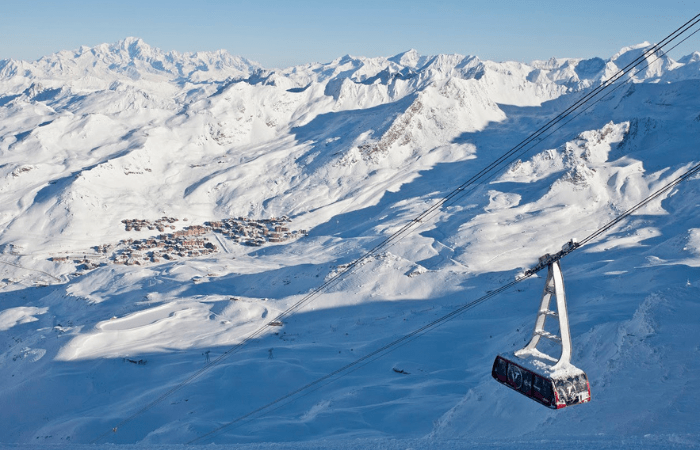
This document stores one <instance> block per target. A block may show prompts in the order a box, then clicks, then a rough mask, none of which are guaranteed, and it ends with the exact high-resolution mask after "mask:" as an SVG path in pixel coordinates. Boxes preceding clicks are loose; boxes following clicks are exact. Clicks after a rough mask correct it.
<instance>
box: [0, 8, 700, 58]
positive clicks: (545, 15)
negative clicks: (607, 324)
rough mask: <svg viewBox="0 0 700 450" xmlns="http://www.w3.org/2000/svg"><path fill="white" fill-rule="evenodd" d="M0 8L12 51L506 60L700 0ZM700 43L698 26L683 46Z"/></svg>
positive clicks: (654, 34)
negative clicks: (124, 44) (137, 42)
mask: <svg viewBox="0 0 700 450" xmlns="http://www.w3.org/2000/svg"><path fill="white" fill-rule="evenodd" d="M0 11H1V13H0V16H1V17H2V20H1V21H0V59H3V58H15V59H27V60H34V59H37V58H39V57H41V56H43V55H47V54H50V53H53V52H56V51H59V50H69V49H75V48H77V47H79V46H80V45H88V46H94V45H97V44H100V43H103V42H116V41H118V40H120V39H123V38H125V37H127V36H136V37H141V38H143V39H144V40H145V41H146V42H147V43H148V44H150V45H152V46H156V47H159V48H161V49H163V50H177V51H180V52H185V51H197V50H218V49H222V48H223V49H226V50H228V51H229V52H230V53H232V54H234V55H241V56H244V57H247V58H249V59H252V60H255V61H258V62H260V63H261V64H262V65H263V66H266V67H282V66H289V65H293V64H301V63H306V62H328V61H330V60H333V59H335V58H337V57H339V56H342V55H345V54H351V55H358V56H359V55H361V56H391V55H395V54H397V53H400V52H402V51H404V50H408V49H410V48H415V49H416V50H418V51H419V52H420V53H422V54H424V55H431V54H437V53H460V54H464V55H478V56H479V57H481V58H483V59H491V60H496V61H502V60H518V61H530V60H533V59H548V58H550V57H552V56H555V57H592V56H601V57H609V56H612V54H614V53H615V52H616V51H617V50H619V49H620V48H621V47H624V46H626V45H631V44H636V43H639V42H642V41H650V42H656V41H658V40H660V39H661V38H663V37H664V36H665V35H667V34H668V33H670V32H671V31H673V30H674V29H675V28H677V27H678V26H680V25H681V24H682V23H684V22H685V21H686V20H688V19H690V18H691V17H692V16H694V15H695V14H697V13H698V12H700V7H699V6H698V4H697V2H693V1H674V0H657V1H653V2H652V1H647V0H638V1H627V0H619V1H611V0H606V1H600V0H587V1H585V2H584V1H579V2H566V1H561V0H560V1H549V0H544V1H532V0H519V1H511V0H508V1H498V0H482V1H478V2H477V1H471V0H463V1H456V0H431V1H427V0H426V1H415V0H402V1H395V0H385V1H383V0H374V1H366V0H352V1H342V2H341V1H334V0H324V1H322V0H301V1H289V0H288V1H280V0H256V1H249V0H230V1H224V0H197V1H192V0H190V1H182V0H169V1H162V0H153V1H148V0H140V1H134V0H121V1H103V0H89V1H87V0H61V1H58V0H50V1H49V0H22V1H19V0H0ZM693 50H700V38H698V35H696V36H694V37H693V38H691V40H689V41H688V42H687V43H686V44H684V45H683V46H682V47H679V49H678V54H672V55H671V56H672V57H677V56H679V55H680V54H685V53H690V52H691V51H693Z"/></svg>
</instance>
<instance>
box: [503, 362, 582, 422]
mask: <svg viewBox="0 0 700 450" xmlns="http://www.w3.org/2000/svg"><path fill="white" fill-rule="evenodd" d="M537 362H540V361H539V360H537ZM545 367H551V366H549V365H545ZM491 376H493V378H494V379H496V381H498V382H500V383H502V384H504V385H506V386H508V387H510V388H512V389H514V390H516V391H518V392H520V393H521V394H523V395H525V396H526V397H530V398H531V399H533V400H534V401H536V402H539V403H542V404H543V405H544V406H547V407H548V408H552V409H560V408H564V407H566V406H571V405H577V404H579V403H586V402H589V401H590V400H591V388H590V385H589V383H588V377H587V376H586V374H585V372H584V371H583V370H581V369H578V368H576V367H574V366H570V368H569V369H568V370H559V371H556V372H549V371H548V370H546V369H545V368H544V367H543V368H542V369H538V368H535V367H534V364H533V361H530V360H522V359H520V358H519V357H517V356H515V354H513V353H510V354H503V355H498V356H496V360H495V361H494V362H493V369H492V370H491Z"/></svg>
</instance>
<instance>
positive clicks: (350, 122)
mask: <svg viewBox="0 0 700 450" xmlns="http://www.w3.org/2000/svg"><path fill="white" fill-rule="evenodd" d="M648 48H649V44H647V43H643V44H639V45H635V46H630V47H627V48H624V49H622V50H621V51H620V52H619V53H618V54H616V55H614V56H612V57H611V58H609V59H602V58H593V59H589V60H580V59H566V58H563V59H552V60H549V61H535V62H532V63H530V64H524V63H518V62H503V63H496V62H492V61H483V60H480V59H479V58H478V57H476V56H462V55H433V56H424V55H420V54H418V52H417V51H415V50H410V51H407V52H404V53H401V54H399V55H396V56H394V57H389V58H365V57H360V56H349V55H347V56H344V57H341V58H338V59H336V60H334V61H332V62H330V63H324V64H318V63H316V64H307V65H301V66H296V67H290V68H285V69H279V70H270V69H265V68H262V67H260V66H259V65H258V64H256V63H254V62H251V61H249V60H246V59H245V58H240V57H237V56H232V55H229V54H228V53H226V52H223V51H220V52H211V53H205V52H200V53H194V54H180V53H177V52H168V53H166V52H162V51H161V50H159V49H156V48H153V47H150V46H149V45H148V44H146V43H145V42H143V41H142V40H140V39H137V38H127V39H125V40H123V41H120V42H117V43H115V44H103V45H100V46H97V47H94V48H87V47H83V48H80V49H77V50H74V51H63V52H59V53H57V54H54V55H49V56H46V57H44V58H41V59H40V60H38V61H34V62H27V61H13V60H3V61H0V205H1V206H2V207H1V208H0V227H1V228H0V230H1V231H0V262H2V263H3V264H2V265H0V271H1V273H0V349H1V350H0V368H1V369H0V422H1V423H3V424H9V425H4V426H3V427H0V443H2V444H0V448H27V449H33V448H44V447H48V448H51V447H56V448H81V447H88V446H89V443H90V442H91V441H92V440H93V439H95V438H97V437H98V436H100V435H101V434H103V433H106V432H108V431H109V430H111V429H112V428H113V427H114V426H115V425H116V424H118V423H119V422H121V421H122V420H124V419H126V418H129V417H130V416H131V415H132V414H134V413H135V412H136V411H139V410H140V409H141V408H143V407H144V406H146V405H149V404H150V403H151V402H153V401H154V400H155V399H157V398H159V397H160V396H161V395H163V394H164V393H165V392H167V391H168V390H170V389H174V388H178V389H177V390H176V391H175V392H174V393H172V395H169V396H168V397H167V398H165V399H164V400H163V401H162V402H160V403H158V404H155V405H153V407H151V408H149V409H148V410H147V411H145V412H143V413H142V414H140V415H139V416H137V417H135V418H134V420H131V421H129V422H128V423H126V424H124V425H123V426H120V427H119V429H118V430H117V432H116V433H108V435H107V436H106V437H105V438H104V439H103V440H101V441H100V443H101V445H100V447H105V448H111V447H115V446H116V447H115V448H119V449H129V448H154V449H160V448H163V449H167V448H181V444H184V443H187V442H189V441H191V440H193V439H196V438H197V437H200V436H202V435H204V434H205V433H208V432H210V431H212V430H214V429H215V428H217V427H220V426H222V425H224V424H226V423H228V422H230V421H233V420H235V419H236V418H237V417H240V416H242V415H244V414H247V413H249V412H250V411H253V410H255V409H256V408H258V407H260V406H262V405H264V404H266V403H268V402H271V401H273V400H275V399H277V398H279V397H281V396H283V395H285V394H287V393H289V392H291V391H293V390H295V389H297V388H298V387H300V386H303V385H305V384H306V383H310V382H312V381H314V380H316V379H318V378H320V377H322V376H324V375H325V374H328V373H330V372H332V371H334V370H336V369H337V368H339V367H342V366H344V365H346V364H348V363H351V362H352V361H355V360H357V359H358V358H360V357H362V356H364V355H366V354H368V353H370V352H372V351H374V350H376V349H378V348H380V347H382V346H383V345H385V344H387V343H389V342H391V341H393V340H395V339H397V338H399V337H401V336H404V335H406V334H407V333H410V332H411V331H413V330H415V329H417V328H420V327H421V326H423V325H425V324H427V323H430V322H432V321H433V320H435V319H437V318H438V317H441V316H443V315H445V314H447V313H449V312H450V311H453V310H454V309H455V308H457V307H459V306H461V305H463V304H465V303H468V302H469V301H472V300H474V299H476V298H478V297H480V296H482V295H483V294H485V293H487V292H488V291H491V290H493V289H497V288H498V287H500V286H502V285H503V284H505V283H508V282H510V281H512V280H513V279H514V277H515V276H516V275H518V274H520V273H522V272H523V270H525V269H527V268H529V267H531V266H532V265H534V264H535V263H536V262H537V260H538V258H539V257H540V256H541V255H543V254H545V253H552V252H555V251H557V250H558V249H559V248H561V246H562V244H564V243H566V242H568V241H569V240H570V239H572V238H578V239H579V240H580V239H582V238H584V237H585V236H587V235H589V234H590V233H592V232H593V231H595V230H597V229H598V228H599V227H600V226H602V225H604V224H606V223H607V222H608V221H609V220H611V219H612V218H613V217H615V216H616V215H618V214H619V213H620V212H622V211H625V210H626V209H627V208H629V207H631V206H632V205H634V204H636V203H637V202H639V201H640V200H642V199H644V198H645V197H646V196H647V195H649V194H650V193H651V192H653V191H655V190H656V189H658V188H660V187H662V186H663V185H665V184H666V183H668V182H669V181H670V180H673V179H674V178H676V177H677V176H679V175H680V174H681V173H683V172H684V171H685V170H687V169H688V168H689V167H691V165H693V164H697V162H698V158H697V151H696V148H695V147H696V145H695V144H696V143H697V142H698V138H700V122H699V119H698V117H699V114H700V112H699V111H698V108H697V105H698V99H699V98H700V65H698V64H699V63H698V61H700V56H698V55H700V53H698V52H694V53H691V54H689V55H687V56H685V57H678V58H677V59H676V60H673V59H672V58H671V56H669V55H664V56H663V57H662V58H660V59H658V60H657V61H654V62H653V63H652V64H651V65H650V66H649V68H647V69H645V70H643V71H641V72H639V73H638V74H636V75H634V76H633V77H631V79H630V80H629V83H627V84H625V85H624V86H623V87H622V88H620V89H618V90H616V91H614V92H613V93H611V94H610V95H609V96H608V97H606V98H605V99H604V100H602V101H601V102H599V103H598V104H597V105H596V106H595V107H594V108H593V109H591V110H589V111H588V112H586V113H585V114H582V115H581V116H579V117H578V118H576V119H575V120H574V121H572V122H571V123H570V124H568V125H567V126H565V127H564V128H562V129H561V130H558V131H556V132H555V133H554V134H553V135H552V136H550V137H548V138H547V139H545V140H544V141H543V142H542V143H540V144H539V145H538V146H536V147H535V148H533V149H532V150H531V151H528V152H525V153H522V154H519V155H518V156H517V158H516V159H515V160H514V161H510V162H509V163H508V165H507V166H505V167H504V168H503V170H500V171H499V172H498V173H494V174H492V176H491V178H489V179H488V180H486V182H485V183H483V184H481V185H477V186H474V187H473V188H470V189H469V190H467V192H465V193H464V195H462V196H460V197H458V198H457V199H455V200H454V201H451V202H449V203H448V204H446V205H445V206H443V207H442V208H441V209H439V210H438V211H437V212H436V213H435V214H434V215H432V216H431V217H429V218H428V219H426V220H425V221H424V222H423V223H422V224H420V227H419V228H418V230H417V231H416V232H413V233H411V234H409V235H408V236H406V237H405V238H404V239H402V240H401V241H399V242H396V243H393V244H392V245H391V246H389V247H388V248H385V249H383V251H382V252H380V253H379V254H377V255H375V256H373V257H372V258H368V259H367V260H366V261H364V262H363V264H361V265H360V267H358V268H357V269H356V270H355V272H354V273H353V274H352V275H350V276H347V277H345V278H343V279H342V280H341V281H340V282H338V283H337V284H335V285H333V286H332V287H330V288H329V289H327V290H326V291H325V292H323V293H322V294H320V295H319V296H317V297H316V298H315V299H314V300H313V301H312V302H310V303H308V304H306V306H304V307H302V308H300V309H299V310H297V311H296V312H295V313H294V314H293V315H291V316H289V317H285V319H284V320H283V324H282V325H281V326H279V327H278V326H274V327H268V328H266V329H265V332H264V333H262V334H260V335H258V336H256V337H255V339H253V340H252V341H250V342H247V343H246V344H245V345H244V346H242V347H240V348H238V349H237V350H235V351H232V352H231V353H230V354H229V356H228V357H226V358H224V359H222V360H220V361H219V362H217V363H216V364H214V365H212V366H211V367H209V368H208V369H206V370H202V369H205V368H206V367H207V364H209V363H210V362H211V361H217V358H219V357H221V356H223V355H224V354H225V352H227V351H229V350H231V349H233V348H234V346H236V345H237V344H238V343H241V342H243V341H244V340H245V339H246V337H247V336H249V335H250V334H251V333H253V332H255V331H256V330H258V329H259V328H260V327H261V326H263V325H265V324H267V323H269V322H270V321H272V320H274V319H275V318H276V317H277V316H278V315H279V314H280V313H281V312H283V311H285V310H286V309H287V308H289V307H290V306H292V305H294V304H295V303H296V302H298V301H299V300H301V299H302V298H304V296H305V295H306V294H308V293H309V292H310V291H311V290H312V289H315V288H317V287H318V286H320V285H321V284H323V283H324V281H325V280H331V279H332V276H333V275H334V274H337V273H339V272H341V271H342V270H343V269H344V268H345V267H347V264H349V263H351V262H352V261H354V260H355V259H356V258H358V257H360V256H362V255H363V254H364V253H365V252H366V251H368V250H370V249H371V248H373V247H374V246H375V245H376V244H378V243H379V242H381V241H382V240H383V239H384V238H386V237H388V236H389V235H390V234H391V233H393V232H395V231H397V230H399V229H400V228H401V227H402V226H404V225H405V224H406V223H408V222H409V221H410V220H411V219H413V218H414V217H415V216H417V215H418V214H420V213H421V212H422V211H424V210H425V209H427V208H428V207H430V206H431V205H433V204H435V202H436V201H438V200H439V199H441V198H442V197H443V196H444V195H446V194H447V193H449V192H450V191H451V190H452V189H454V188H455V187H457V186H458V185H460V184H461V183H463V182H464V181H465V180H467V179H469V177H471V176H472V175H474V174H475V173H477V172H478V171H479V170H480V169H481V168H482V167H484V166H486V165H487V164H489V163H490V162H491V161H493V160H494V159H496V158H497V157H499V156H500V155H502V154H503V153H504V152H505V151H507V150H508V149H510V148H512V147H513V146H514V145H516V144H517V143H518V142H520V141H521V140H522V139H523V138H525V137H527V136H528V135H529V134H530V133H531V132H532V131H534V130H536V129H537V128H539V126H541V125H542V124H543V123H546V122H547V121H548V120H549V119H550V118H552V117H554V116H555V115H556V114H557V113H558V112H559V111H561V110H563V109H565V108H566V107H568V106H569V105H570V104H571V103H573V102H574V101H575V100H576V99H578V98H579V96H580V95H582V94H583V93H584V92H586V89H589V88H591V87H594V86H597V85H599V83H601V81H602V80H604V79H605V78H606V77H608V76H610V75H611V74H612V73H614V71H615V70H617V68H619V67H622V66H624V65H625V64H626V63H627V62H629V61H631V60H633V59H634V58H636V57H637V56H639V55H641V54H642V52H644V51H645V50H646V49H648ZM652 59H653V58H652ZM697 181H698V180H697V178H696V179H692V180H688V181H687V182H685V183H682V184H680V185H678V186H677V187H676V188H674V189H673V190H672V191H671V192H670V193H669V194H667V195H666V196H664V197H662V198H660V199H658V200H657V201H655V202H652V203H650V204H649V205H647V206H646V207H645V208H644V209H642V210H640V211H638V212H637V213H635V215H633V216H632V217H630V218H629V219H628V220H626V221H624V222H622V223H621V224H619V225H618V226H616V227H615V228H613V229H612V230H610V232H609V233H608V234H607V235H605V236H604V237H602V238H601V239H600V240H598V241H596V242H593V243H591V244H590V245H588V246H585V247H583V248H582V249H580V250H577V251H576V252H574V253H573V254H571V255H570V256H567V257H566V258H564V259H563V260H562V268H563V274H564V279H565V283H566V291H567V299H568V302H569V318H570V322H571V333H572V340H573V350H574V353H573V357H572V363H573V364H574V365H575V366H576V367H579V368H581V369H582V370H584V371H585V372H586V374H587V375H588V377H589V380H590V382H591V394H592V401H591V402H590V403H588V404H585V405H580V406H573V407H571V408H565V409H564V410H562V411H551V410H548V409H547V408H543V407H542V406H541V405H538V404H537V403H535V402H533V401H531V400H529V399H527V398H525V397H523V396H521V395H519V394H517V393H515V392H513V391H512V390H510V389H507V388H505V387H503V386H501V385H499V384H498V383H496V382H495V381H494V380H492V379H491V374H490V371H491V365H492V363H493V359H494V357H495V356H496V354H498V353H502V352H506V353H507V352H511V351H514V350H517V349H518V348H521V347H522V346H523V345H524V343H525V341H526V340H527V339H529V337H530V332H531V330H532V326H533V321H534V315H535V313H536V309H537V307H538V305H539V300H540V297H541V292H542V287H543V286H542V285H543V283H544V279H543V278H542V277H537V276H535V277H532V278H531V279H529V280H527V281H524V282H522V283H519V284H518V285H517V286H516V287H515V288H513V289H511V290H510V291H507V292H505V293H502V294H500V295H498V296H496V297H495V298H493V299H492V300H490V301H489V302H486V303H483V304H481V305H479V306H478V307H476V308H474V309H471V310H469V311H468V312H466V313H464V314H462V315H459V316H458V317H456V318H455V319H454V320H452V321H449V322H447V323H444V324H443V325H441V326H440V327H436V328H434V329H432V330H431V332H429V333H426V334H423V335H421V336H420V337H418V338H415V339H412V340H410V341H409V342H408V343H406V344H404V345H401V346H399V347H398V348H396V349H394V350H393V351H391V352H389V353H387V354H386V355H384V356H383V357H381V358H378V359H375V360H371V361H369V362H368V363H367V364H364V365H362V366H361V367H359V368H357V370H353V371H351V372H348V373H345V374H344V375H343V376H342V377H339V378H337V379H335V381H333V382H332V383H329V384H324V385H323V386H320V387H318V389H315V390H310V391H306V392H305V393H304V395H302V396H298V397H295V398H294V401H293V402H289V403H287V402H284V403H283V404H282V405H278V406H280V408H279V409H274V410H272V411H269V412H267V413H266V414H265V415H262V416H260V417H256V418H255V419H254V420H246V421H243V422H241V423H236V424H235V426H231V427H228V428H226V429H223V430H222V431H221V432H220V433H218V434H216V435H213V436H211V437H209V438H207V439H205V440H202V441H198V442H197V443H198V444H216V448H246V449H247V448H249V449H258V448H259V449H263V448H265V449H267V448H338V449H360V448H386V449H394V448H396V449H399V448H401V449H406V448H434V449H442V448H542V447H550V446H552V447H553V446H556V447H558V448H564V449H567V448H602V449H607V448H620V447H627V448H697V447H698V442H700V439H699V438H700V436H699V435H698V431H697V425H696V422H697V421H696V420H695V418H696V417H697V416H698V414H700V406H698V405H700V398H698V394H697V390H696V389H695V388H694V386H695V385H696V384H697V381H698V375H697V374H698V373H700V363H698V361H700V358H698V356H700V355H698V352H700V332H699V330H698V324H697V317H700V310H699V308H700V304H699V303H698V300H697V299H698V298H699V294H700V291H698V289H699V288H700V273H699V272H698V267H700V223H698V215H697V207H698V204H697V200H696V199H697V198H698V193H699V189H700V188H699V186H698V184H697ZM164 216H165V217H173V218H177V219H179V220H178V221H177V222H173V227H174V228H173V229H169V230H168V231H167V232H174V231H181V230H184V229H185V228H186V227H188V226H191V225H203V224H204V223H205V222H211V221H216V220H222V219H227V218H230V217H239V216H242V217H246V218H250V219H256V220H263V219H269V218H272V217H277V218H279V217H282V216H288V217H289V219H290V220H291V221H290V222H289V223H288V224H287V225H288V227H289V228H290V230H306V231H307V232H308V233H307V234H306V235H305V234H303V233H301V234H297V237H296V238H294V239H286V240H283V241H281V242H275V243H272V242H271V243H267V244H265V245H262V246H250V245H242V244H240V243H238V242H235V241H234V240H233V239H231V238H229V237H226V235H224V234H223V233H215V232H213V231H208V232H207V233H206V234H205V235H204V236H203V237H205V238H207V239H208V240H209V242H211V243H213V244H215V245H216V246H217V248H218V250H217V251H216V252H214V253H210V254H206V255H203V256H192V257H187V256H182V257H180V256H176V257H175V259H171V260H167V259H163V258H161V259H160V260H159V261H158V262H151V261H150V260H148V261H147V260H145V259H142V260H141V261H140V264H139V265H129V266H125V265H117V264H114V263H113V260H112V259H110V257H111V255H112V253H110V252H113V251H114V249H115V248H117V247H109V248H110V249H111V250H108V251H107V253H101V252H100V251H98V250H96V249H95V247H96V246H100V245H103V244H109V245H112V246H115V245H116V244H118V243H119V242H120V241H126V240H128V239H133V240H141V239H147V238H151V237H155V236H158V235H159V234H160V232H159V231H157V230H148V229H147V228H146V227H144V229H141V230H139V231H136V230H132V231H127V230H126V228H125V226H124V224H123V223H122V222H121V221H122V219H132V218H139V219H147V220H150V221H155V220H157V219H160V218H162V217H164ZM185 219H187V220H185ZM144 253H145V251H144ZM200 370H202V371H201V373H200V372H198V371H200ZM197 373H198V375H197V376H196V377H195V378H194V379H193V380H191V382H189V383H187V384H185V385H182V386H180V383H182V382H184V381H185V380H187V379H188V378H189V377H191V376H192V375H193V374H197ZM117 445H118V446H117ZM89 447H90V448H93V446H89Z"/></svg>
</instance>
